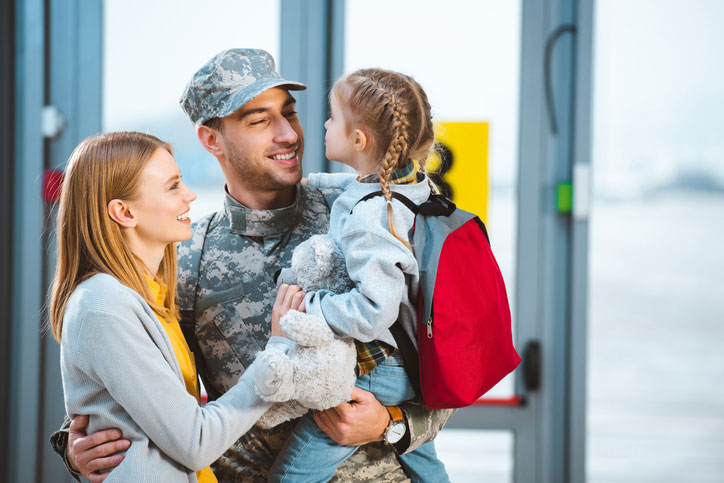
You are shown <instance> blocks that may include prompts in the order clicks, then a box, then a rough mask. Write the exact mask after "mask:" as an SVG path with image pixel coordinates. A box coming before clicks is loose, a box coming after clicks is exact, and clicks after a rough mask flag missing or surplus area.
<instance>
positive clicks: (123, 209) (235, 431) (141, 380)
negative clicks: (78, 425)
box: [50, 132, 302, 483]
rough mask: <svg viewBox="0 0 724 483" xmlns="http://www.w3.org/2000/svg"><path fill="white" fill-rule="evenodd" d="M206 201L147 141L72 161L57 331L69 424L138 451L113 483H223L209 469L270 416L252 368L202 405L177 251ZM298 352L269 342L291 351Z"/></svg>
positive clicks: (141, 137) (62, 223)
mask: <svg viewBox="0 0 724 483" xmlns="http://www.w3.org/2000/svg"><path fill="white" fill-rule="evenodd" d="M195 199H196V195H195V194H194V193H193V192H192V191H191V190H189V189H188V188H187V187H186V186H185V185H184V184H183V182H182V181H181V175H180V173H179V169H178V166H177V165H176V162H175V161H174V158H173V156H172V155H171V147H170V146H169V145H168V144H166V143H164V142H163V141H160V140H159V139H157V138H155V137H153V136H150V135H147V134H141V133H134V132H119V133H109V134H103V135H100V136H96V137H91V138H88V139H86V140H85V141H83V142H82V143H81V144H80V145H79V146H78V147H77V148H76V149H75V151H74V152H73V154H72V155H71V158H70V160H69V162H68V166H67V169H66V173H65V180H64V182H63V189H62V195H61V200H60V207H59V211H58V223H57V239H58V263H57V266H56V271H55V279H54V281H53V287H52V294H51V301H50V318H51V327H52V330H53V335H54V336H55V338H56V339H57V340H58V341H60V342H61V344H60V348H61V356H60V358H61V361H60V363H61V374H62V377H63V391H64V394H65V407H66V411H67V414H69V415H71V416H73V415H76V414H87V415H89V416H90V423H89V426H88V431H89V432H95V431H97V430H99V429H105V428H109V427H115V428H119V429H120V430H121V431H122V433H123V436H124V438H126V439H128V440H130V441H131V445H130V448H128V450H127V451H126V453H125V457H124V459H123V461H122V462H121V464H120V465H119V466H118V467H116V468H114V469H113V470H112V471H111V472H110V473H109V474H108V475H107V477H106V480H105V481H106V482H107V483H110V482H114V481H124V482H125V481H134V482H143V481H148V482H150V481H188V482H196V481H200V482H205V483H208V482H215V481H216V478H215V477H214V475H213V473H212V472H211V470H210V469H209V468H208V465H209V464H210V463H212V462H213V461H214V460H216V459H217V458H218V457H219V456H220V455H221V454H222V453H223V452H224V451H226V449H227V448H229V447H230V446H231V445H232V444H233V443H234V442H235V441H236V440H237V439H238V438H239V437H240V436H241V435H242V434H243V433H245V432H246V431H247V430H248V429H249V428H250V427H251V426H252V425H253V424H254V423H255V422H256V420H257V419H258V418H259V416H261V415H262V414H263V413H264V412H265V411H266V410H267V409H268V408H269V406H270V405H269V404H268V403H264V402H263V401H262V400H261V399H260V398H259V396H258V395H257V394H256V392H255V389H254V380H253V375H254V371H253V370H248V369H250V368H247V370H246V371H245V373H244V375H242V377H241V378H240V379H239V382H238V384H237V385H236V386H235V387H233V388H232V389H230V390H229V391H228V392H227V393H225V394H224V395H223V396H222V397H221V398H219V399H218V400H216V401H214V402H211V403H209V404H207V405H206V406H204V407H203V408H202V407H200V406H199V388H198V386H197V377H196V367H195V365H194V358H193V354H192V353H191V352H190V351H189V347H188V345H187V344H186V341H185V340H184V338H183V335H182V333H181V329H180V327H179V324H178V322H177V309H176V305H175V302H174V296H175V286H176V248H175V246H174V242H176V241H180V240H186V239H188V238H189V237H190V236H191V228H190V226H189V223H190V221H189V218H188V211H189V205H190V203H191V202H192V201H193V200H195ZM291 293H292V292H287V293H286V294H284V295H283V301H282V302H280V297H278V298H277V302H275V308H276V307H279V310H278V312H279V313H282V312H285V311H286V310H287V309H288V308H289V307H290V306H295V305H292V304H293V302H294V300H293V298H290V297H291V296H290V294H291ZM298 293H300V294H301V292H298ZM301 301H302V299H301V296H300V297H298V300H297V302H296V303H297V304H298V303H299V302H301ZM275 334H281V330H280V329H279V325H278V319H276V320H272V335H275ZM290 344H291V343H290V341H288V339H285V338H282V337H272V338H271V339H270V341H269V345H273V346H275V347H278V348H279V349H280V350H282V351H285V352H286V351H287V350H288V348H289V346H290ZM252 365H253V364H252ZM266 382H267V385H268V386H269V387H270V388H273V387H274V385H275V381H272V380H267V381H266ZM277 385H278V384H277Z"/></svg>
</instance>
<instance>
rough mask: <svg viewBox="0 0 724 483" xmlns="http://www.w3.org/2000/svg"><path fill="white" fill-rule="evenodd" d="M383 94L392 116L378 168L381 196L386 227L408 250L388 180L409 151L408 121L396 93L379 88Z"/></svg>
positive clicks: (407, 243) (409, 246)
mask: <svg viewBox="0 0 724 483" xmlns="http://www.w3.org/2000/svg"><path fill="white" fill-rule="evenodd" d="M379 89H380V90H381V91H382V92H383V95H384V98H386V100H387V104H388V106H389V107H390V113H391V114H392V125H391V128H392V139H391V140H390V145H389V147H388V148H387V152H386V153H385V157H384V159H383V161H382V165H381V166H380V171H379V173H380V187H381V188H382V194H383V195H384V196H385V199H386V200H387V227H388V229H389V230H390V233H392V236H394V237H395V238H397V239H398V240H399V241H400V242H401V243H402V244H404V245H405V246H406V247H407V248H409V249H410V250H411V249H412V245H410V243H409V242H408V241H407V240H405V239H404V238H402V237H401V236H400V235H399V234H398V233H397V229H396V228H395V216H394V212H393V210H392V190H390V184H389V180H390V177H391V176H392V173H393V172H394V171H395V170H396V169H399V168H398V166H399V164H400V161H401V160H405V159H406V158H407V156H406V155H407V153H408V151H409V149H410V141H409V135H410V134H409V133H410V121H409V119H408V118H409V115H408V112H407V109H405V108H404V107H403V106H402V103H401V102H399V100H398V99H397V96H396V93H395V92H391V91H389V90H387V89H385V88H383V87H379Z"/></svg>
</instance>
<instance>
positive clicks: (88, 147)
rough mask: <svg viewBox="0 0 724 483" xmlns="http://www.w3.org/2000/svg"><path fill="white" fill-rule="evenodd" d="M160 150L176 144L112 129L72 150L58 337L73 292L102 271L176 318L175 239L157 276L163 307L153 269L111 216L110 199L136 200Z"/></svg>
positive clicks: (61, 231)
mask: <svg viewBox="0 0 724 483" xmlns="http://www.w3.org/2000/svg"><path fill="white" fill-rule="evenodd" d="M159 149H165V150H166V151H168V152H169V153H171V154H172V150H171V146H169V145H168V144H167V143H165V142H163V141H161V140H160V139H158V138H156V137H154V136H151V135H149V134H143V133H138V132H113V133H107V134H101V135H99V136H92V137H89V138H87V139H86V140H84V141H83V142H82V143H80V144H79V145H78V147H76V148H75V150H74V151H73V154H71V156H70V159H69V160H68V166H67V167H66V170H65V179H64V181H63V187H62V191H61V196H60V206H59V209H58V219H57V220H58V221H57V245H58V258H57V264H56V268H55V277H54V278H53V285H52V288H51V295H50V326H51V328H52V331H53V337H55V339H56V340H57V341H59V342H60V339H61V333H62V330H63V315H64V313H65V308H66V305H67V304H68V299H69V298H70V295H71V293H73V290H75V288H76V287H77V286H78V284H80V283H81V282H82V281H84V280H86V279H87V278H89V277H91V276H92V275H95V274H97V273H106V274H108V275H111V276H113V277H115V278H116V279H118V281H120V282H121V283H122V284H124V285H126V286H128V287H130V288H132V289H133V290H135V291H136V292H138V293H139V294H140V295H141V296H142V297H143V299H144V300H145V301H146V302H148V305H150V306H151V308H152V309H153V310H154V311H155V312H156V313H157V314H159V315H161V316H162V317H163V318H165V319H167V320H172V319H173V318H175V317H177V309H176V303H175V300H174V299H175V296H176V247H175V244H174V243H170V244H169V245H167V246H166V251H165V253H164V257H163V260H162V262H161V265H160V267H159V271H158V274H157V275H156V280H157V281H158V282H162V283H165V284H166V285H167V287H168V290H167V292H166V298H165V300H164V306H159V304H157V303H156V300H154V299H153V297H152V295H151V290H150V288H149V286H148V282H147V281H146V278H145V275H146V274H148V270H147V269H146V268H145V266H144V264H143V263H142V262H141V260H140V259H139V258H138V257H137V256H135V255H134V254H133V252H131V250H130V248H129V247H128V245H127V244H126V243H125V241H124V238H123V236H122V235H121V227H120V226H119V225H118V224H117V223H116V222H115V221H113V220H112V219H111V217H110V216H109V215H108V203H109V202H110V201H111V200H114V199H120V200H133V199H134V197H135V196H136V189H137V187H138V184H139V181H140V178H141V172H142V171H143V169H144V168H145V166H146V164H147V163H148V160H149V159H151V157H152V156H153V154H154V153H155V152H156V151H157V150H159ZM149 275H151V276H153V274H149Z"/></svg>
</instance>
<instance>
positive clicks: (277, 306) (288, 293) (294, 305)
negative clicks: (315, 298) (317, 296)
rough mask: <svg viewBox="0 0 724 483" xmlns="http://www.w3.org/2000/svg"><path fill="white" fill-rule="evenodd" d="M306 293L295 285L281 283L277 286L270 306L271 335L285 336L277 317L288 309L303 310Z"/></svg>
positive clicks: (280, 316) (279, 317)
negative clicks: (277, 289) (275, 295)
mask: <svg viewBox="0 0 724 483" xmlns="http://www.w3.org/2000/svg"><path fill="white" fill-rule="evenodd" d="M305 295H306V293H304V292H303V291H302V289H301V288H299V286H297V285H287V284H286V283H283V284H281V285H280V286H279V291H278V292H277V298H276V300H275V301H274V306H273V307H272V322H271V335H272V336H275V335H278V336H281V337H286V334H284V331H283V330H282V326H281V325H280V324H279V319H281V318H282V316H283V315H284V314H286V313H287V312H289V311H290V310H298V311H300V312H304V296H305Z"/></svg>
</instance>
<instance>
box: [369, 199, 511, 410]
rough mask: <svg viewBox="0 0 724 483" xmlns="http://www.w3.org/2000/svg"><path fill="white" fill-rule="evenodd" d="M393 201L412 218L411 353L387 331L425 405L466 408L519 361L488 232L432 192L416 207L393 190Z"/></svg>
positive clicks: (398, 332) (402, 337)
mask: <svg viewBox="0 0 724 483" xmlns="http://www.w3.org/2000/svg"><path fill="white" fill-rule="evenodd" d="M381 194H382V192H381V191H378V192H375V193H371V194H369V195H367V196H365V197H364V198H362V199H361V200H360V201H363V200H366V199H369V198H371V197H373V196H379V195H381ZM392 196H393V197H395V198H396V199H398V200H399V201H401V202H402V203H404V204H405V206H407V207H408V208H409V209H410V210H411V211H412V212H413V213H415V225H414V227H413V237H412V242H413V246H414V248H415V258H416V259H417V263H418V265H419V268H420V291H419V296H418V307H417V349H418V350H417V351H416V350H415V346H414V345H413V344H412V341H411V340H410V338H409V336H408V335H407V333H406V332H405V331H404V330H403V328H402V326H401V325H400V323H399V322H395V323H394V324H393V325H392V327H390V331H391V332H392V335H393V336H394V338H395V341H396V342H397V346H398V349H399V350H400V352H401V354H402V358H403V360H404V362H405V368H406V369H407V373H408V376H409V378H410V381H411V383H412V385H413V387H414V388H415V390H416V392H417V394H418V396H420V397H421V398H422V400H423V401H424V403H425V406H427V407H428V408H430V409H444V408H460V407H464V406H469V405H470V404H472V403H473V402H475V401H476V400H477V399H478V398H479V397H480V396H482V395H483V394H485V393H486V392H487V391H488V390H490V389H491V388H492V387H493V386H495V385H496V384H497V383H498V382H500V380H501V379H503V378H504V377H505V376H506V375H508V374H509V373H511V372H512V371H513V370H514V369H515V368H516V367H517V366H518V364H519V363H520V356H518V353H517V352H516V351H515V348H514V347H513V337H512V334H511V325H510V308H509V306H508V296H507V294H506V291H505V284H504V283H503V276H502V275H501V273H500V268H499V267H498V264H497V262H496V261H495V257H494V256H493V253H492V251H491V250H490V243H489V239H488V233H487V230H486V229H485V225H484V224H483V222H482V221H481V220H480V218H478V217H477V216H475V215H474V214H472V213H468V212H466V211H463V210H460V209H457V207H456V206H455V204H454V203H453V202H452V201H450V200H448V199H447V198H445V197H443V196H440V195H436V194H432V195H430V198H429V199H428V200H427V201H426V202H424V203H422V204H421V205H419V206H418V205H416V204H415V203H413V202H412V201H411V200H410V199H408V198H407V197H405V196H403V195H401V194H399V193H395V192H393V193H392Z"/></svg>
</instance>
